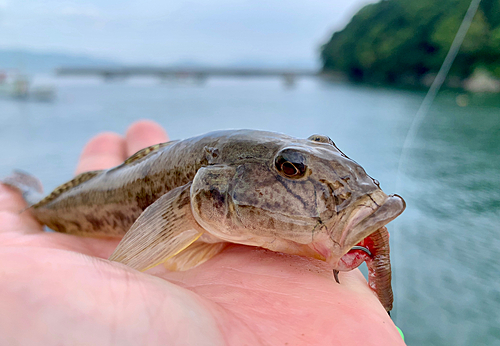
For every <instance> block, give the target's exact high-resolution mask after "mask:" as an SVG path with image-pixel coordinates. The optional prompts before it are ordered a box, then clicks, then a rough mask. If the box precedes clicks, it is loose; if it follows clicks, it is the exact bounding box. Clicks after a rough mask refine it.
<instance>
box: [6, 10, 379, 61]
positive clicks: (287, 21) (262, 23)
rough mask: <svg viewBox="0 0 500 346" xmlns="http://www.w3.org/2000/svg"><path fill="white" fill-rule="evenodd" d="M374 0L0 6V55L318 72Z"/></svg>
mask: <svg viewBox="0 0 500 346" xmlns="http://www.w3.org/2000/svg"><path fill="white" fill-rule="evenodd" d="M369 2H375V1H374V0H288V1H282V0H210V1H208V0H205V1H203V0H176V1H172V0H170V1H169V0H85V1H75V0H73V1H64V0H63V1H56V0H0V48H23V49H30V50H36V51H43V52H64V53H72V54H85V55H91V56H95V57H100V58H106V59H112V60H116V61H117V62H121V63H126V64H152V65H165V64H186V63H188V64H189V63H198V64H206V65H238V64H240V65H241V64H247V65H251V64H267V65H277V66H283V67H292V66H299V67H313V66H319V48H320V46H321V45H322V44H323V43H325V42H326V41H327V40H328V39H329V37H330V36H331V34H332V33H333V32H334V31H336V30H339V29H341V28H342V27H344V26H345V24H347V22H348V21H349V20H350V18H351V17H352V15H354V14H355V13H356V12H357V11H358V10H359V9H360V8H361V7H363V6H364V5H365V4H367V3H369Z"/></svg>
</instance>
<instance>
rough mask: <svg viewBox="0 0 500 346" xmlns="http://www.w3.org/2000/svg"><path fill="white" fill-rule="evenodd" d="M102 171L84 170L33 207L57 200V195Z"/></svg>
mask: <svg viewBox="0 0 500 346" xmlns="http://www.w3.org/2000/svg"><path fill="white" fill-rule="evenodd" d="M101 172H102V171H90V172H84V173H82V174H79V175H77V176H76V177H75V178H73V179H72V180H70V181H68V182H67V183H64V184H62V185H60V186H58V187H56V188H55V189H54V191H52V192H51V193H50V195H48V196H47V197H45V198H44V199H42V200H41V201H40V202H38V203H37V204H35V205H34V206H33V207H35V208H36V207H40V206H42V205H45V204H47V203H50V202H52V201H53V200H55V199H56V198H57V197H59V196H60V195H61V194H63V193H64V192H66V191H68V190H69V189H72V188H74V187H75V186H78V185H80V184H82V183H84V182H86V181H89V180H90V179H92V178H93V177H95V176H96V175H98V174H100V173H101Z"/></svg>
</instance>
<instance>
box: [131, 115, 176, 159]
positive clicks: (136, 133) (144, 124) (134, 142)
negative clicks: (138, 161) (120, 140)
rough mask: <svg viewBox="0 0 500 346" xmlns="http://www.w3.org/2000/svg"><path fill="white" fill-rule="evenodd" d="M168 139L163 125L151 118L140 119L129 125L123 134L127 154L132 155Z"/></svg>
mask: <svg viewBox="0 0 500 346" xmlns="http://www.w3.org/2000/svg"><path fill="white" fill-rule="evenodd" d="M168 140H169V139H168V135H167V132H166V131H165V130H164V129H163V127H161V126H160V125H158V124H157V123H155V122H154V121H151V120H140V121H138V122H136V123H134V124H132V125H130V127H129V128H128V130H127V134H126V135H125V141H126V148H127V155H128V156H130V155H133V154H135V153H136V152H137V151H139V150H141V149H143V148H146V147H149V146H151V145H153V144H158V143H164V142H168Z"/></svg>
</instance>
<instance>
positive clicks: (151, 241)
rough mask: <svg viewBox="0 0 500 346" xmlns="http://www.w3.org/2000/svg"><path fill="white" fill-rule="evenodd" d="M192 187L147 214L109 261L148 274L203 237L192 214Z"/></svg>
mask: <svg viewBox="0 0 500 346" xmlns="http://www.w3.org/2000/svg"><path fill="white" fill-rule="evenodd" d="M190 188H191V183H189V184H186V185H184V186H180V187H178V188H175V189H173V190H171V191H169V192H167V193H166V194H164V195H163V196H161V197H160V198H158V200H156V202H154V203H153V204H151V205H150V206H149V207H147V208H146V210H144V212H143V213H142V214H141V215H140V216H139V217H138V218H137V220H135V222H134V224H133V225H132V227H130V229H129V230H128V232H127V233H126V234H125V236H124V237H123V239H122V241H121V242H120V244H118V246H117V248H116V250H115V251H114V252H113V254H112V255H111V257H110V258H109V259H110V261H116V262H120V263H123V264H126V265H128V266H130V267H132V268H134V269H137V270H141V271H143V270H146V269H149V268H152V267H154V266H156V265H158V264H160V263H163V262H165V261H167V260H168V259H170V258H172V257H174V256H175V255H177V254H178V253H180V252H181V251H183V250H184V249H185V248H187V247H188V246H189V245H191V244H192V243H193V242H195V241H196V240H197V239H198V238H199V237H200V236H201V235H202V234H203V231H204V230H203V228H201V226H199V225H198V223H197V222H196V221H195V219H194V216H193V212H192V211H191V201H190V192H189V190H190Z"/></svg>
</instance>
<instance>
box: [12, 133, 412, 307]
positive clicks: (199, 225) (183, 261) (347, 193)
mask: <svg viewBox="0 0 500 346" xmlns="http://www.w3.org/2000/svg"><path fill="white" fill-rule="evenodd" d="M4 183H6V184H9V185H11V186H14V187H17V188H18V189H20V190H21V192H23V196H24V197H25V199H26V200H27V201H28V202H30V201H33V199H34V198H36V193H37V192H41V190H40V184H39V183H38V182H37V180H36V179H34V178H32V177H30V176H28V175H26V174H23V173H16V174H14V175H13V176H11V177H9V178H7V179H5V180H4ZM404 208H405V202H404V201H403V199H402V198H401V197H399V196H397V195H391V196H388V195H386V194H385V193H384V192H383V191H382V190H381V189H380V187H379V184H378V182H377V181H376V180H374V179H372V178H371V177H370V176H368V175H367V174H366V172H365V171H364V169H363V168H362V167H361V166H360V165H358V164H357V163H356V162H354V161H353V160H351V159H349V158H348V157H347V156H346V155H344V153H342V152H341V151H340V150H339V149H338V148H337V147H336V146H335V144H334V143H333V142H332V140H331V139H329V138H328V137H325V136H320V135H313V136H311V137H309V138H308V139H297V138H293V137H289V136H286V135H283V134H278V133H273V132H263V131H252V130H238V131H235V130H232V131H219V132H212V133H208V134H206V135H202V136H198V137H194V138H190V139H186V140H181V141H172V142H168V143H163V144H158V145H154V146H152V147H149V148H146V149H143V150H141V151H139V152H137V153H136V154H134V155H133V156H131V157H130V158H129V159H127V160H126V161H125V162H124V163H123V164H121V165H119V166H117V167H114V168H111V169H108V170H102V171H93V172H87V173H83V174H81V175H79V176H77V177H76V178H75V179H73V180H71V181H70V182H68V183H66V184H63V185H61V186H60V187H58V188H57V189H55V190H54V191H53V192H52V193H51V194H49V195H48V196H47V197H45V198H44V199H42V200H41V201H39V202H38V203H35V204H33V205H32V206H31V209H32V211H33V214H34V216H35V217H36V218H37V219H38V221H40V223H42V224H44V225H47V226H48V227H50V228H52V229H53V230H55V231H57V232H63V233H70V234H77V235H81V236H90V237H94V236H95V237H98V236H120V237H121V236H123V239H122V241H121V242H120V244H119V245H118V247H117V248H116V250H115V252H114V253H113V254H112V255H111V257H110V260H113V261H117V262H121V263H125V264H127V265H129V266H131V267H132V268H135V269H138V270H146V269H148V268H151V267H154V266H156V265H158V264H160V263H165V265H166V266H167V268H169V269H171V270H186V269H189V268H191V267H193V266H196V265H198V264H200V263H203V262H204V261H206V260H208V259H209V258H211V257H213V256H215V255H216V254H217V253H219V252H220V251H222V249H223V248H224V246H225V244H227V243H237V244H245V245H251V246H260V247H263V248H266V249H270V250H273V251H279V252H284V253H288V254H293V255H301V256H309V257H313V258H317V259H320V260H323V261H326V262H327V263H328V264H329V265H330V266H331V268H332V269H333V272H334V276H335V279H336V280H337V281H338V272H339V271H348V270H352V269H354V268H356V267H358V266H359V265H360V264H361V263H362V262H364V261H366V263H367V266H368V269H369V285H370V287H371V288H372V289H373V290H374V292H375V293H376V294H377V296H378V298H379V299H380V301H381V303H382V304H383V305H384V307H385V308H386V310H387V311H389V310H391V309H392V301H393V297H392V289H391V265H390V259H389V240H388V233H387V229H386V228H385V227H384V226H385V225H386V224H387V223H388V222H390V221H391V220H393V219H394V218H396V217H397V216H398V215H399V214H401V213H402V212H403V210H404Z"/></svg>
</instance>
